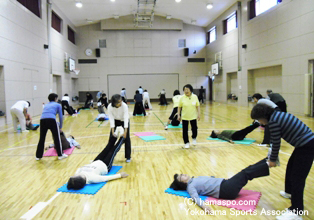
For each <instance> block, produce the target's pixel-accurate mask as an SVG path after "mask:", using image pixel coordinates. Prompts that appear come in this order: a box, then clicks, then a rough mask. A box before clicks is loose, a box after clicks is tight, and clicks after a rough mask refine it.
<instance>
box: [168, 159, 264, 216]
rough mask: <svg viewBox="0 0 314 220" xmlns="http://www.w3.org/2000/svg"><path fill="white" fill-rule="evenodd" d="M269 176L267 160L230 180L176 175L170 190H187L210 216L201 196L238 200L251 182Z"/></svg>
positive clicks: (246, 169) (244, 170)
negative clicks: (243, 189) (242, 190)
mask: <svg viewBox="0 0 314 220" xmlns="http://www.w3.org/2000/svg"><path fill="white" fill-rule="evenodd" d="M268 175H269V164H268V162H267V158H266V159H263V160H261V161H259V162H258V163H256V164H254V165H251V166H248V167H247V168H245V169H243V170H242V171H241V172H239V173H237V174H236V175H234V176H233V177H231V178H230V179H224V178H215V177H213V176H211V177H209V176H199V177H190V176H189V175H187V174H175V175H174V181H173V182H172V184H171V185H170V188H172V189H174V190H187V191H188V193H189V194H190V196H191V198H192V199H193V201H194V202H195V203H196V204H197V205H198V206H199V207H201V208H202V209H204V211H205V213H206V214H209V213H210V212H211V210H210V208H209V207H208V206H206V205H205V204H204V203H202V201H201V199H200V197H199V195H201V196H211V197H214V198H217V199H236V198H237V196H238V194H239V192H240V191H241V189H242V188H243V187H244V186H245V185H246V184H247V183H248V181H249V180H253V179H255V178H258V177H263V176H268Z"/></svg>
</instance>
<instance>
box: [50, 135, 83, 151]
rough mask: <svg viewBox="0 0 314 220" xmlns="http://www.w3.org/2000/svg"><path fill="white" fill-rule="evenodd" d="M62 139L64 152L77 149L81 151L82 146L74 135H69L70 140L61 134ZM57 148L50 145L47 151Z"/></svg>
mask: <svg viewBox="0 0 314 220" xmlns="http://www.w3.org/2000/svg"><path fill="white" fill-rule="evenodd" d="M60 139H61V145H62V151H64V150H66V149H69V148H72V147H76V148H77V149H81V145H80V144H79V143H78V142H77V141H76V140H75V139H74V137H73V136H72V135H69V136H68V138H66V137H65V134H64V133H63V131H62V132H60ZM53 147H55V145H54V144H50V145H49V147H45V150H48V148H53Z"/></svg>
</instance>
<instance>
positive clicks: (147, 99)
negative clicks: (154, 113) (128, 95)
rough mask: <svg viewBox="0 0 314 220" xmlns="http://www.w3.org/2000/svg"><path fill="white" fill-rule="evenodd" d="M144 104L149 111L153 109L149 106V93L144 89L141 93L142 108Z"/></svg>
mask: <svg viewBox="0 0 314 220" xmlns="http://www.w3.org/2000/svg"><path fill="white" fill-rule="evenodd" d="M146 102H147V105H148V108H149V110H152V109H153V107H152V104H150V99H149V93H148V92H147V89H145V90H144V92H143V106H144V108H145V104H146Z"/></svg>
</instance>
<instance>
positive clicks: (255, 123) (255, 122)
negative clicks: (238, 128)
mask: <svg viewBox="0 0 314 220" xmlns="http://www.w3.org/2000/svg"><path fill="white" fill-rule="evenodd" d="M252 124H253V125H261V124H260V123H259V121H258V120H254V121H253V123H252Z"/></svg>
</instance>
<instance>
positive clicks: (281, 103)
mask: <svg viewBox="0 0 314 220" xmlns="http://www.w3.org/2000/svg"><path fill="white" fill-rule="evenodd" d="M266 93H267V97H266V98H267V99H269V100H270V101H272V102H274V103H275V104H276V105H277V106H278V107H279V108H280V110H281V111H282V112H287V104H286V100H285V99H284V98H283V97H282V96H281V95H280V94H279V93H273V91H272V90H271V89H268V90H267V91H266Z"/></svg>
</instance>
